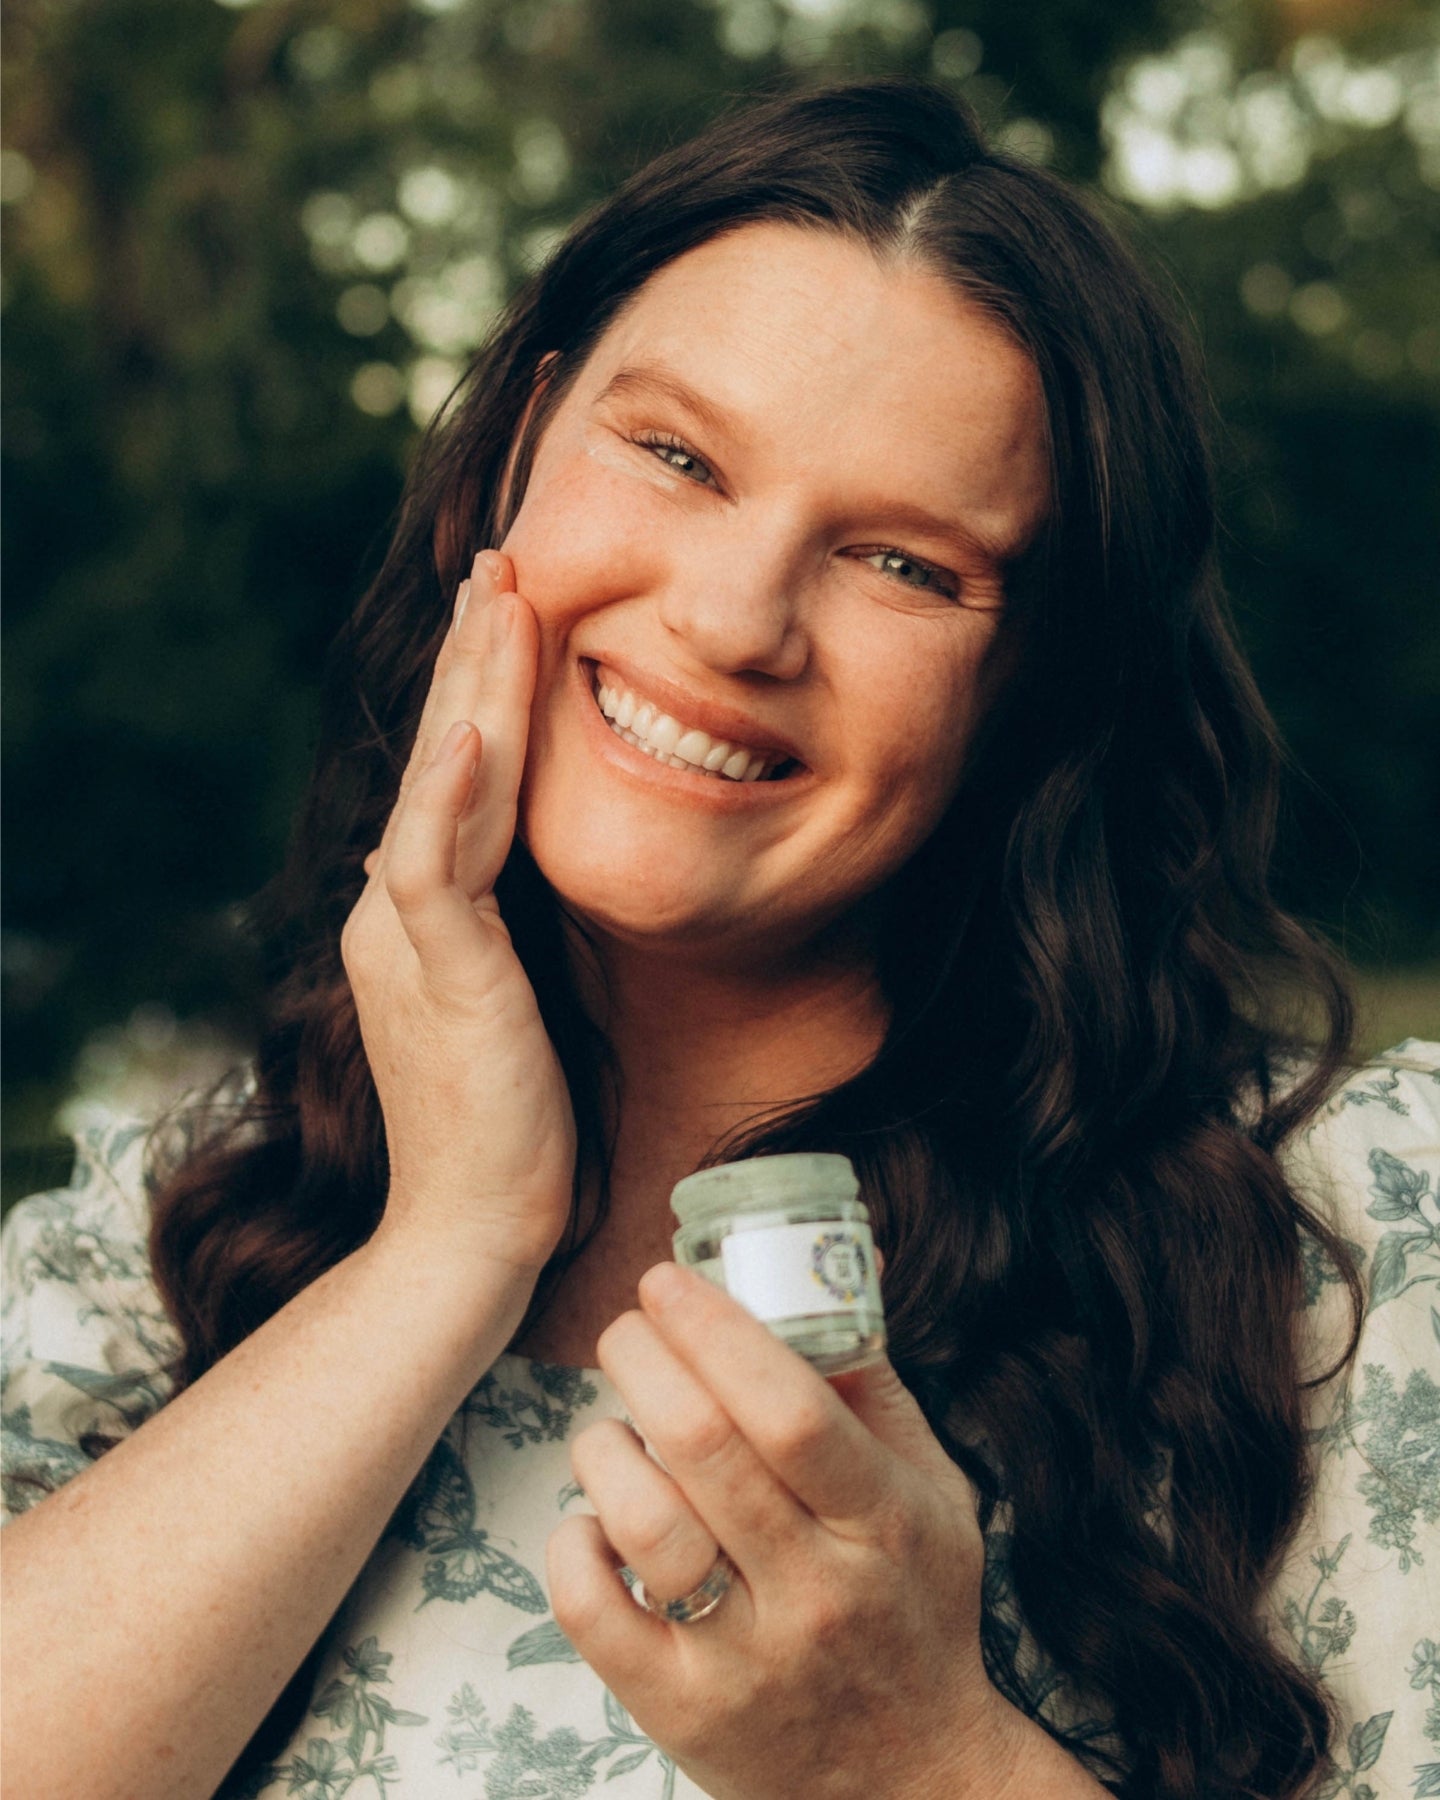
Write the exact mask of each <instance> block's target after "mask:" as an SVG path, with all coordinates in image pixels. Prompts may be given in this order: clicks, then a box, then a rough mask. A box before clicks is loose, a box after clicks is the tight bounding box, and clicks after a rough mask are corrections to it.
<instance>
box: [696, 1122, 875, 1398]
mask: <svg viewBox="0 0 1440 1800" xmlns="http://www.w3.org/2000/svg"><path fill="white" fill-rule="evenodd" d="M859 1193H860V1183H859V1181H858V1180H857V1179H856V1176H855V1171H854V1169H853V1168H852V1167H851V1165H850V1159H849V1157H848V1156H831V1155H826V1154H823V1153H820V1152H817V1151H805V1152H801V1153H799V1154H795V1155H788V1156H753V1157H750V1158H748V1159H747V1160H746V1161H744V1162H733V1163H721V1164H720V1165H719V1166H718V1167H717V1168H713V1169H701V1170H700V1171H699V1173H698V1174H695V1175H687V1176H686V1177H685V1179H684V1180H683V1181H679V1182H676V1184H675V1187H674V1190H673V1191H672V1193H671V1196H670V1205H671V1208H672V1210H673V1211H674V1214H675V1217H676V1218H677V1219H678V1220H679V1221H680V1225H679V1229H678V1230H677V1231H676V1233H675V1260H676V1262H680V1263H685V1264H687V1265H688V1266H689V1267H690V1268H692V1269H695V1270H696V1271H697V1272H698V1273H699V1274H701V1275H705V1276H707V1277H708V1278H709V1279H710V1280H711V1281H713V1282H714V1283H715V1285H716V1286H717V1287H722V1288H724V1289H725V1290H726V1292H727V1293H729V1294H732V1295H733V1296H734V1297H735V1298H736V1299H737V1300H738V1301H739V1302H740V1304H741V1305H742V1306H743V1307H744V1308H745V1309H746V1311H747V1312H751V1313H753V1314H754V1315H755V1317H756V1318H757V1319H762V1320H763V1321H764V1322H765V1324H767V1325H768V1326H769V1327H770V1329H771V1330H772V1331H773V1332H774V1333H775V1335H776V1336H777V1337H780V1338H783V1339H784V1340H785V1342H786V1343H787V1344H789V1346H790V1348H791V1349H792V1350H796V1351H798V1352H799V1353H800V1355H801V1356H803V1357H805V1358H806V1359H807V1360H808V1361H809V1362H812V1363H813V1364H814V1365H815V1367H816V1368H817V1369H819V1370H820V1371H821V1373H822V1374H825V1375H838V1374H840V1373H841V1371H842V1370H845V1369H858V1368H860V1367H861V1366H862V1365H863V1364H865V1363H868V1362H873V1361H874V1360H875V1358H876V1357H877V1356H879V1355H880V1353H881V1352H882V1351H883V1350H884V1348H885V1315H884V1311H883V1309H882V1307H881V1302H880V1278H879V1274H878V1272H877V1270H876V1266H875V1244H874V1240H873V1238H872V1237H871V1234H870V1215H869V1213H868V1212H867V1211H866V1209H865V1204H864V1202H863V1201H862V1200H861V1199H860V1198H859Z"/></svg>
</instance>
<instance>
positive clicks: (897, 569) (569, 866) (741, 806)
mask: <svg viewBox="0 0 1440 1800" xmlns="http://www.w3.org/2000/svg"><path fill="white" fill-rule="evenodd" d="M1046 503H1047V478H1046V457H1045V451H1044V444H1043V424H1042V402H1041V396H1040V388H1039V382H1038V378H1037V376H1036V373H1035V370H1034V367H1033V365H1032V364H1031V362H1030V360H1029V358H1028V357H1027V356H1026V355H1025V353H1024V352H1023V351H1022V350H1020V349H1019V348H1018V347H1016V345H1015V344H1014V343H1013V342H1012V341H1011V340H1010V339H1009V338H1008V337H1006V336H1005V335H1004V334H1003V332H1002V331H1001V330H1000V329H999V328H998V327H997V326H996V325H994V324H993V323H991V322H990V321H989V320H988V319H987V318H986V317H985V316H984V314H982V313H981V312H980V311H979V310H978V309H976V308H975V307H973V306H970V305H968V304H967V303H966V302H965V301H963V300H962V299H960V298H958V297H957V296H956V294H955V292H954V290H953V289H951V288H950V287H948V286H947V285H946V284H945V283H944V282H943V281H942V280H941V279H940V278H939V277H938V276H936V275H934V274H932V273H929V272H928V271H925V270H922V269H920V268H918V267H915V266H910V265H895V266H889V267H887V266H884V265H882V264H881V263H879V262H878V261H877V260H876V259H875V257H874V256H873V255H872V254H871V253H870V252H869V251H868V250H866V249H865V248H863V247H860V246H857V245H856V244H854V243H852V242H851V241H849V240H848V239H845V238H843V237H841V236H839V235H837V234H831V233H826V232H820V231H807V230H803V229H801V228H798V227H793V226H788V225H771V224H763V225H750V226H746V227H744V228H743V229H740V230H737V231H734V232H732V233H730V234H729V235H727V236H724V237H721V238H719V239H714V240H711V241H710V242H708V243H706V244H703V245H701V246H700V247H699V248H698V249H695V250H692V251H690V252H688V253H687V254H686V255H684V256H682V257H680V258H679V259H678V260H677V261H675V262H673V263H671V264H669V265H668V266H667V267H666V268H664V269H662V270H661V271H660V272H659V273H658V274H656V275H655V276H653V277H652V278H651V280H650V281H649V282H648V283H646V285H645V286H644V287H643V288H642V289H641V290H640V292H639V293H638V295H637V296H636V297H635V299H634V300H633V302H632V303H631V305H630V307H629V308H628V310H627V311H625V312H624V314H623V315H622V316H621V317H620V318H618V319H617V320H616V321H615V322H614V323H613V324H612V325H611V327H610V329H609V330H608V332H607V333H606V334H605V336H604V337H603V338H602V340H601V341H600V343H599V344H598V345H597V346H596V349H595V350H594V352H593V354H592V355H591V357H590V359H589V361H588V362H587V363H586V364H585V366H584V368H583V369H582V370H581V371H580V373H579V375H578V376H577V377H576V379H575V381H574V383H573V385H572V386H571V388H570V390H569V391H568V393H567V394H566V395H565V397H564V399H563V401H562V402H561V403H560V405H559V406H558V407H557V409H556V411H555V414H554V416H553V418H552V419H551V421H550V423H549V424H548V426H547V427H546V429H545V432H544V434H543V437H542V438H541V441H540V443H539V446H538V448H537V452H536V456H535V459H534V464H533V468H532V472H531V475H530V479H529V482H528V484H527V487H526V490H525V495H524V500H523V503H522V505H521V507H520V510H519V513H518V514H517V516H516V518H515V521H514V524H513V526H512V528H511V530H510V532H509V534H508V536H507V537H506V539H505V542H504V544H503V546H502V548H503V549H504V550H505V551H506V552H507V553H508V554H509V555H510V556H511V557H512V558H513V560H514V564H515V571H516V585H517V586H518V588H519V591H520V592H521V593H522V594H523V595H524V596H525V597H526V599H527V600H528V601H529V602H530V604H531V605H532V606H533V607H534V609H535V612H536V614H537V616H538V619H539V625H540V669H539V677H538V682H537V686H536V692H535V702H534V708H533V712H532V718H531V736H530V745H529V751H528V759H527V764H526V774H525V781H524V786H523V789H522V794H521V811H520V831H521V835H522V837H523V838H524V840H525V842H526V843H527V845H528V846H529V849H530V851H531V854H532V855H533V857H534V859H535V861H536V863H537V864H538V866H539V868H540V869H541V871H542V872H543V873H544V875H545V876H546V878H547V879H548V880H549V881H550V883H551V884H552V885H553V886H554V888H555V889H556V890H557V892H558V893H559V894H560V895H561V896H562V897H563V898H564V899H565V900H566V901H567V902H568V903H569V905H570V906H571V907H572V908H573V909H574V910H575V911H577V912H578V913H580V914H581V915H582V916H584V917H585V918H586V919H587V920H588V921H589V922H590V923H591V924H592V925H593V926H594V927H596V928H598V929H599V930H600V932H601V933H602V934H609V935H611V936H614V937H617V938H619V939H621V940H622V941H625V942H629V943H632V944H645V945H649V946H651V947H654V948H662V947H665V948H669V949H688V950H689V951H691V952H693V953H699V954H704V955H706V956H709V957H720V958H728V957H729V956H730V955H732V954H734V953H737V952H738V953H740V954H741V955H745V956H749V957H754V956H755V955H757V954H764V953H766V952H767V951H769V950H774V951H777V952H780V953H785V952H787V951H793V950H794V949H795V948H796V947H797V946H798V945H800V944H802V943H804V942H806V941H807V940H809V939H810V938H812V937H813V936H814V935H815V934H816V933H817V932H818V931H819V930H820V929H821V928H822V927H823V926H825V925H827V924H829V923H830V922H831V921H833V920H835V919H837V918H839V917H840V916H842V915H843V914H845V913H846V912H847V911H848V910H849V909H850V908H851V907H853V906H854V904H855V903H856V902H857V901H859V900H860V899H861V898H862V897H863V896H865V895H867V894H870V893H872V892H874V891H875V890H876V889H877V888H879V887H880V886H881V885H882V884H883V883H884V881H885V880H886V879H887V878H888V877H889V876H890V875H891V874H893V873H894V872H895V871H896V870H897V869H898V868H899V867H900V866H901V865H902V864H903V863H904V862H905V861H906V860H907V859H908V858H909V857H910V856H911V854H912V853H913V852H914V851H915V850H916V849H917V848H918V847H919V846H920V844H921V843H922V842H923V841H924V840H925V838H926V837H927V836H928V835H929V834H930V832H931V831H932V829H933V828H934V826H935V825H936V824H937V822H938V821H939V819H940V817H941V815H942V813H943V812H944V810H945V808H946V805H947V803H948V802H949V800H950V798H951V797H952V795H953V794H954V792H955V790H956V787H957V785H958V782H959V779H960V773H961V769H962V767H963V764H964V760H965V755H966V750H967V746H968V745H969V744H970V743H971V742H972V740H973V738H974V735H975V732H976V728H977V726H978V725H979V723H980V720H981V717H982V715H983V714H984V712H985V710H986V708H987V707H988V706H989V704H990V703H991V700H992V698H993V696H994V693H995V691H996V689H997V687H998V685H999V679H1000V663H1001V660H1002V653H1001V650H1000V645H1001V642H1002V639H1001V628H1002V615H1003V608H1004V602H1005V585H1006V570H1007V565H1009V564H1011V563H1012V562H1013V561H1014V559H1015V557H1016V555H1017V554H1018V553H1019V552H1020V551H1021V550H1022V549H1024V548H1025V546H1026V545H1027V544H1028V543H1029V542H1030V541H1031V540H1032V539H1033V537H1034V535H1035V532H1036V529H1037V527H1038V525H1039V524H1040V522H1041V519H1042V516H1043V514H1044V511H1045V507H1046ZM602 690H603V694H602ZM602 704H603V708H604V710H603V711H602ZM607 713H608V714H612V715H615V716H614V718H613V719H612V720H608V721H607V718H606V716H605V715H606V714H607ZM617 727H619V728H622V729H624V730H626V731H628V733H629V736H630V738H635V737H637V736H638V737H639V739H640V741H639V742H631V741H627V738H626V737H623V736H621V735H620V734H619V730H617ZM646 746H648V747H649V748H648V749H647V747H646ZM656 749H658V750H660V751H662V752H664V753H665V757H664V759H662V758H661V757H657V756H656V755H653V754H651V753H650V751H651V750H656ZM747 752H748V753H749V755H748V756H747V754H746V753H747ZM677 754H678V757H679V759H680V761H681V762H682V764H683V766H679V767H677V766H674V764H673V763H672V762H671V761H670V760H668V759H669V757H673V756H675V755H677ZM722 759H723V760H722ZM717 763H719V764H720V768H719V769H718V771H716V770H715V765H716V764H717ZM697 765H698V766H697ZM706 765H709V768H710V770H711V771H713V772H707V771H706ZM757 768H758V771H759V773H758V778H757V776H756V770H757ZM772 770H774V771H775V774H774V776H773V777H772V776H771V773H770V772H771V771H772ZM727 771H728V773H727ZM737 776H739V777H741V778H740V779H736V777H737ZM746 777H748V778H746Z"/></svg>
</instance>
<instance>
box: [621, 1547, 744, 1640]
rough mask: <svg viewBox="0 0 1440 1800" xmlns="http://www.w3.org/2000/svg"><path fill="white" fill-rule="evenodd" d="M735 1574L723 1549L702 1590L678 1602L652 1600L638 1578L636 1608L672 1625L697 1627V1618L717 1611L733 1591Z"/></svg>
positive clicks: (636, 1581) (700, 1587)
mask: <svg viewBox="0 0 1440 1800" xmlns="http://www.w3.org/2000/svg"><path fill="white" fill-rule="evenodd" d="M734 1575H735V1565H734V1563H732V1562H731V1560H730V1558H729V1557H728V1556H727V1555H726V1554H725V1552H724V1551H723V1550H722V1551H721V1552H720V1554H719V1555H718V1556H717V1557H716V1558H715V1566H714V1568H712V1569H711V1571H710V1573H709V1574H708V1575H707V1576H706V1577H705V1579H704V1580H703V1581H702V1582H701V1583H700V1585H699V1587H697V1588H692V1589H691V1590H690V1592H689V1593H688V1594H682V1595H681V1596H680V1598H679V1599H678V1600H651V1599H650V1597H649V1596H648V1595H647V1594H646V1592H645V1583H644V1582H643V1581H641V1580H640V1578H639V1577H638V1576H637V1577H636V1579H635V1585H634V1586H633V1587H632V1588H631V1589H630V1592H631V1594H632V1595H634V1598H635V1603H636V1605H637V1606H640V1607H643V1608H644V1610H645V1611H646V1612H648V1613H653V1614H654V1615H655V1617H656V1618H657V1619H668V1620H669V1621H670V1623H671V1624H672V1625H693V1624H694V1623H695V1622H696V1620H697V1619H703V1618H705V1617H706V1615H707V1614H709V1613H712V1612H714V1610H715V1608H716V1607H717V1606H718V1605H719V1604H720V1602H721V1601H722V1600H723V1599H724V1598H725V1596H726V1594H727V1593H728V1592H729V1590H730V1583H731V1581H732V1580H733V1579H734Z"/></svg>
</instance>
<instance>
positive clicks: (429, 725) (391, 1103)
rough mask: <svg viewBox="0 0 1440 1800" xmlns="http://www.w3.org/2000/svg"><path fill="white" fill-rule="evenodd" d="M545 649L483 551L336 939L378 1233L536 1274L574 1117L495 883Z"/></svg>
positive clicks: (567, 1173) (530, 617)
mask: <svg viewBox="0 0 1440 1800" xmlns="http://www.w3.org/2000/svg"><path fill="white" fill-rule="evenodd" d="M537 654H538V641H537V629H536V624H535V615H534V613H533V612H532V611H531V610H530V608H529V606H528V605H527V604H526V602H525V601H524V600H522V599H521V598H520V596H519V594H517V593H516V592H515V571H514V566H513V564H512V563H511V561H510V559H509V557H507V556H505V555H504V554H503V553H502V552H500V551H497V550H485V551H482V552H481V553H480V555H479V556H477V557H476V558H475V562H474V565H473V567H472V569H471V572H470V578H469V581H468V583H465V584H462V587H461V590H460V594H459V595H457V600H456V623H455V626H454V628H453V629H452V630H451V631H450V633H449V634H448V635H447V637H446V639H445V644H444V647H443V648H442V649H441V651H440V655H439V657H438V658H437V660H436V664H435V673H434V678H433V680H432V682H431V686H430V693H429V697H428V698H427V700H426V703H425V711H424V715H423V717H422V718H421V721H420V729H419V731H418V733H417V734H416V739H415V748H414V752H413V754H412V755H411V758H410V762H409V766H408V767H407V769H406V771H405V774H404V777H403V779H402V782H401V786H400V797H399V799H398V800H397V802H396V805H395V809H394V811H393V812H392V813H391V815H390V819H389V822H388V824H387V825H386V828H385V834H384V837H383V838H382V840H381V843H380V847H379V849H378V850H376V851H372V853H371V855H370V856H369V857H368V858H367V859H366V864H365V867H366V872H367V874H368V875H369V881H368V882H367V884H366V886H365V890H364V892H363V893H362V894H361V896H360V898H359V900H358V901H357V902H356V904H355V908H354V910H353V912H352V913H351V914H350V917H349V918H348V919H347V921H346V923H345V929H344V931H343V933H342V934H341V941H340V948H341V955H342V957H343V959H344V963H345V969H346V973H347V974H348V975H349V978H350V985H351V989H352V991H353V993H354V996H355V1005H356V1009H357V1011H358V1013H359V1017H360V1030H361V1034H362V1036H363V1038H364V1043H365V1053H366V1056H367V1057H368V1058H369V1062H370V1070H371V1074H372V1075H373V1077H374V1081H375V1087H376V1091H377V1093H378V1094H379V1098H380V1106H381V1110H382V1111H383V1113H384V1117H385V1136H386V1143H387V1147H388V1150H389V1158H390V1191H389V1197H388V1200H387V1202H386V1209H385V1217H384V1220H383V1222H382V1225H381V1230H382V1231H383V1232H386V1233H393V1232H396V1231H403V1232H405V1233H407V1234H409V1235H411V1236H413V1235H415V1234H416V1233H418V1234H420V1235H421V1236H423V1237H426V1238H428V1239H429V1240H430V1241H432V1242H434V1243H435V1244H436V1245H437V1246H438V1247H440V1248H441V1249H442V1250H443V1249H449V1250H460V1251H461V1252H462V1253H464V1254H474V1255H477V1256H482V1257H486V1258H488V1259H489V1260H491V1261H498V1262H503V1263H506V1264H509V1265H513V1266H514V1267H516V1268H518V1269H520V1270H522V1271H527V1272H530V1273H534V1274H538V1272H539V1270H540V1269H541V1267H542V1266H543V1265H544V1263H545V1262H546V1260H547V1259H548V1257H549V1256H550V1254H551V1252H552V1251H553V1250H554V1249H555V1247H556V1245H557V1244H558V1242H559V1240H560V1237H561V1235H562V1233H563V1231H564V1228H565V1223H566V1220H567V1218H568V1216H569V1211H570V1200H571V1189H572V1184H573V1179H574V1168H575V1152H576V1144H575V1120H574V1114H573V1111H572V1109H571V1105H570V1094H569V1090H568V1088H567V1087H566V1084H565V1078H564V1075H563V1073H562V1072H561V1068H560V1063H559V1059H558V1058H557V1056H556V1054H555V1050H554V1047H553V1045H552V1044H551V1042H550V1039H549V1036H548V1034H547V1033H546V1030H545V1027H544V1025H543V1023H542V1022H541V1018H540V1010H539V1007H538V1005H537V1004H536V1000H535V994H534V990H533V989H532V988H531V985H530V981H529V978H528V977H527V975H526V973H525V970H524V968H523V967H522V966H521V963H520V960H519V958H518V957H517V956H516V954H515V951H514V949H513V948H512V946H511V942H510V933H509V932H508V931H507V930H506V927H505V922H504V920H503V919H502V918H501V917H500V909H499V907H498V905H497V904H496V900H495V893H494V887H495V880H496V877H497V876H498V875H499V873H500V870H501V868H502V866H503V864H504V862H505V858H506V856H507V854H508V853H509V850H510V845H511V841H512V839H513V838H514V835H515V817H516V809H517V799H518V794H519V788H520V777H521V773H522V771H523V769H524V765H525V747H526V741H527V737H528V734H529V723H530V702H531V697H532V695H533V692H534V687H535V669H536V659H537Z"/></svg>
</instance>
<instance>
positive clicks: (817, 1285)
mask: <svg viewBox="0 0 1440 1800" xmlns="http://www.w3.org/2000/svg"><path fill="white" fill-rule="evenodd" d="M720 1256H721V1259H722V1261H723V1263H724V1266H725V1286H726V1288H727V1289H728V1290H729V1291H730V1293H731V1294H733V1295H734V1297H735V1298H736V1299H737V1300H738V1301H739V1302H740V1304H741V1305H742V1306H743V1307H744V1308H745V1309H746V1311H747V1312H751V1313H753V1314H754V1315H755V1317H756V1318H757V1319H767V1320H768V1319H794V1318H802V1317H804V1316H805V1315H806V1314H807V1313H848V1312H854V1311H856V1310H857V1308H859V1307H861V1306H864V1305H868V1306H872V1307H874V1308H875V1310H876V1311H878V1310H879V1306H880V1296H879V1292H878V1289H877V1286H876V1281H875V1245H874V1242H873V1240H872V1239H871V1236H870V1227H869V1226H868V1225H866V1224H863V1223H861V1222H860V1221H858V1220H852V1219H817V1220H815V1221H813V1222H812V1223H810V1224H808V1225H765V1226H761V1227H760V1228H759V1229H758V1230H755V1231H732V1232H731V1233H730V1235H729V1236H728V1237H727V1238H726V1239H725V1241H724V1242H723V1243H722V1244H721V1246H720Z"/></svg>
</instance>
